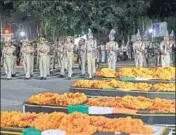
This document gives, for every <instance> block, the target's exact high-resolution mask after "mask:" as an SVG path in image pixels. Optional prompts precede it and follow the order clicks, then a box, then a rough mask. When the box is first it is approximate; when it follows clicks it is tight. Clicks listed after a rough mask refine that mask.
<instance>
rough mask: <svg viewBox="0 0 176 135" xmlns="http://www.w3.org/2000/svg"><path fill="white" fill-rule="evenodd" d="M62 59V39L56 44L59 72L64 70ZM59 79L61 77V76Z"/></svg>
mask: <svg viewBox="0 0 176 135" xmlns="http://www.w3.org/2000/svg"><path fill="white" fill-rule="evenodd" d="M63 57H64V41H63V39H60V41H58V44H57V59H58V64H59V67H60V68H61V70H64V64H63V63H64V62H63ZM62 66H63V67H62ZM61 73H62V72H61ZM61 77H63V76H62V75H61Z"/></svg>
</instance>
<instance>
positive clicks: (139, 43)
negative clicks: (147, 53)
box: [133, 41, 145, 55]
mask: <svg viewBox="0 0 176 135" xmlns="http://www.w3.org/2000/svg"><path fill="white" fill-rule="evenodd" d="M139 49H142V50H145V45H144V44H143V43H142V41H136V42H135V43H134V44H133V50H134V52H135V54H137V55H139V54H142V53H143V52H141V51H140V50H139Z"/></svg>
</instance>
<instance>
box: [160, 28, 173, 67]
mask: <svg viewBox="0 0 176 135" xmlns="http://www.w3.org/2000/svg"><path fill="white" fill-rule="evenodd" d="M171 52H172V46H171V44H170V42H169V33H168V31H166V35H165V36H164V41H162V42H161V43H160V53H161V66H162V67H170V65H171Z"/></svg>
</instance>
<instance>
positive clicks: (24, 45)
mask: <svg viewBox="0 0 176 135" xmlns="http://www.w3.org/2000/svg"><path fill="white" fill-rule="evenodd" d="M26 46H27V42H23V43H22V47H21V55H22V56H21V57H22V58H21V59H22V64H23V67H24V72H25V73H26V71H27V67H26V63H27V61H25V60H26V59H25V58H26V53H24V50H25V48H26Z"/></svg>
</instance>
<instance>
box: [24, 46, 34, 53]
mask: <svg viewBox="0 0 176 135" xmlns="http://www.w3.org/2000/svg"><path fill="white" fill-rule="evenodd" d="M22 51H23V53H24V54H28V53H30V54H28V55H33V54H34V52H35V50H34V47H33V46H31V45H26V46H25V47H23V48H22Z"/></svg>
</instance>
